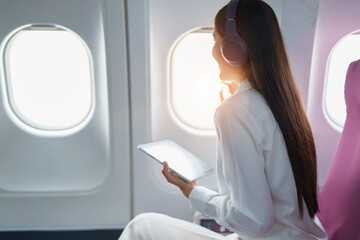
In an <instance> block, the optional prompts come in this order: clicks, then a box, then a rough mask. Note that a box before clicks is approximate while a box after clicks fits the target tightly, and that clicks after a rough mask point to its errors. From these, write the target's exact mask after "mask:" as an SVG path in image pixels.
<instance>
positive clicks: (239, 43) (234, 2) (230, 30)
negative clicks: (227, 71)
mask: <svg viewBox="0 0 360 240" xmlns="http://www.w3.org/2000/svg"><path fill="white" fill-rule="evenodd" d="M239 1H240V0H231V1H230V2H229V4H228V6H227V9H226V19H225V21H226V32H225V36H224V38H223V41H222V43H221V54H222V56H223V58H224V59H225V61H226V62H227V63H228V64H230V65H232V66H242V65H244V64H245V63H246V61H247V54H248V52H247V46H246V43H245V41H244V40H243V39H242V38H241V37H240V35H239V34H238V33H237V30H236V13H237V9H238V5H239Z"/></svg>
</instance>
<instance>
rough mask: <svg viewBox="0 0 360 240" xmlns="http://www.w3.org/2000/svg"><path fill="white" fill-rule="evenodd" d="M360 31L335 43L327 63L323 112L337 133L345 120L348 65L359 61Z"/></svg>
mask: <svg viewBox="0 0 360 240" xmlns="http://www.w3.org/2000/svg"><path fill="white" fill-rule="evenodd" d="M359 34H360V31H356V32H353V33H350V34H348V35H346V36H345V37H343V38H342V39H341V40H340V41H339V42H337V43H336V45H335V46H334V48H333V49H332V51H331V53H330V55H329V58H328V63H327V71H326V77H325V85H324V98H323V110H324V115H325V117H326V119H327V121H328V122H329V124H330V125H331V126H332V127H334V128H335V129H336V130H338V131H339V132H341V131H342V129H343V127H344V124H345V119H346V105H345V97H344V86H345V79H346V72H347V69H348V67H349V64H350V63H351V62H353V61H355V60H358V59H360V48H359V46H360V35H359Z"/></svg>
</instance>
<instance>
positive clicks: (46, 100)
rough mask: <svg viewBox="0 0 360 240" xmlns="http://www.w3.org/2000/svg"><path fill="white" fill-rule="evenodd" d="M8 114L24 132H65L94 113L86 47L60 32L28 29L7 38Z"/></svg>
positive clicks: (50, 28) (55, 28)
mask: <svg viewBox="0 0 360 240" xmlns="http://www.w3.org/2000/svg"><path fill="white" fill-rule="evenodd" d="M3 60H4V71H5V86H6V92H7V99H8V103H9V106H10V109H11V111H12V112H13V113H14V115H15V116H16V118H18V119H19V120H21V122H23V123H25V124H26V125H27V126H28V127H31V128H34V129H39V130H43V131H45V134H46V132H51V131H52V132H56V131H61V130H66V129H67V130H69V129H72V128H74V127H75V126H78V125H79V124H81V123H82V122H84V121H85V120H86V119H87V118H88V117H90V115H91V114H90V112H91V110H92V109H93V107H94V96H93V88H94V86H93V80H92V78H93V77H92V59H91V55H90V51H89V49H88V47H87V45H86V44H85V43H84V41H83V40H82V39H81V38H80V37H79V36H78V35H77V34H75V33H73V32H72V31H70V30H68V29H65V28H63V27H59V26H42V25H39V26H36V25H32V26H27V27H24V28H22V29H20V30H16V31H15V33H13V34H11V35H10V37H9V38H8V39H7V41H6V43H5V47H4V49H3Z"/></svg>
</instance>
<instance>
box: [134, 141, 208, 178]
mask: <svg viewBox="0 0 360 240" xmlns="http://www.w3.org/2000/svg"><path fill="white" fill-rule="evenodd" d="M138 149H139V150H141V151H142V152H144V153H145V154H147V155H149V156H150V157H152V158H153V159H155V160H156V161H158V162H159V163H161V164H162V163H163V162H164V161H166V162H167V163H168V164H169V167H170V169H171V170H172V171H173V172H174V173H176V174H177V175H178V176H180V177H181V178H183V179H184V180H186V181H188V182H191V181H194V180H196V179H198V178H201V177H204V176H206V175H208V174H210V173H212V172H213V171H214V168H213V167H211V166H210V165H209V164H207V163H206V162H204V161H202V160H201V159H200V158H198V157H197V156H195V155H194V154H193V153H191V152H189V151H188V150H186V149H185V148H183V147H182V146H180V145H179V144H177V143H176V142H174V141H172V140H169V139H167V140H162V141H158V142H151V143H146V144H140V145H139V146H138Z"/></svg>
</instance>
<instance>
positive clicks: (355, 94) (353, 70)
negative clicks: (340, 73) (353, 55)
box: [345, 59, 360, 116]
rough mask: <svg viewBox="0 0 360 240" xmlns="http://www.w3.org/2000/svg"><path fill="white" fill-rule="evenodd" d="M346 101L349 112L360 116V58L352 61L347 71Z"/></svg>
mask: <svg viewBox="0 0 360 240" xmlns="http://www.w3.org/2000/svg"><path fill="white" fill-rule="evenodd" d="M345 102H346V112H347V113H348V114H355V113H356V114H358V115H359V116H360V59H359V60H357V61H354V62H352V63H350V65H349V68H348V70H347V73H346V81H345Z"/></svg>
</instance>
